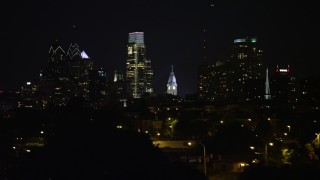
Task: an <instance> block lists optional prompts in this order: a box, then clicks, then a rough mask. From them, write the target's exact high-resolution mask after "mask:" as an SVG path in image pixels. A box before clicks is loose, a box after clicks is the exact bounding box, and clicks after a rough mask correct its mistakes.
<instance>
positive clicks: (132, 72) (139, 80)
mask: <svg viewBox="0 0 320 180" xmlns="http://www.w3.org/2000/svg"><path fill="white" fill-rule="evenodd" d="M127 48H128V56H127V62H126V66H127V67H126V81H127V91H128V94H129V95H130V96H132V97H133V98H140V97H141V96H142V95H143V94H145V93H152V91H153V90H152V87H151V81H152V77H153V71H152V69H151V61H150V60H148V59H147V58H146V48H145V44H144V34H143V32H132V33H129V41H128V45H127Z"/></svg>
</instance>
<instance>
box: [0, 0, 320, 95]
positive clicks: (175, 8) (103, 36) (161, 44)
mask: <svg viewBox="0 0 320 180" xmlns="http://www.w3.org/2000/svg"><path fill="white" fill-rule="evenodd" d="M211 5H214V6H211ZM1 7H2V8H1V11H0V20H1V28H0V32H1V33H0V42H1V43H0V44H1V45H0V46H1V57H0V58H1V61H0V64H1V65H0V89H8V88H15V87H18V86H19V85H21V84H23V83H24V82H26V81H36V80H37V77H38V74H39V71H40V70H41V69H45V67H46V65H47V61H48V51H49V47H50V45H51V44H52V43H53V42H54V40H55V39H58V40H59V41H61V42H62V45H63V46H64V47H65V48H67V47H68V45H69V44H70V43H71V42H76V43H77V44H78V45H79V46H80V49H81V50H85V51H86V52H87V54H88V55H89V56H90V57H91V58H93V59H94V60H95V61H96V64H97V65H98V66H99V67H102V68H104V69H105V70H106V71H107V74H108V75H110V76H111V75H112V73H113V71H114V70H115V69H119V70H122V71H124V70H125V61H126V44H127V41H128V33H129V32H135V31H142V32H144V33H145V44H146V48H147V56H148V58H149V59H151V62H152V68H153V69H154V76H155V77H154V82H153V85H154V88H155V92H156V93H163V92H164V91H165V88H166V83H167V80H168V77H169V73H170V66H171V65H173V66H174V70H175V75H176V78H177V82H178V94H179V95H181V96H184V95H185V94H190V93H194V92H195V91H196V75H197V67H198V65H199V64H201V63H202V58H201V56H202V48H201V47H202V41H203V39H204V37H205V38H206V39H207V41H208V49H209V50H210V51H209V54H208V62H216V61H217V60H226V59H228V52H229V48H230V46H231V45H232V43H233V39H235V38H241V37H245V36H256V37H257V39H258V42H259V43H260V44H261V46H262V47H263V49H264V52H265V54H264V63H265V64H267V65H268V66H270V67H274V66H275V65H276V64H279V65H280V66H287V64H290V65H291V67H292V71H293V72H294V73H296V75H297V76H299V77H303V76H311V75H316V76H319V75H320V73H319V70H318V69H319V68H318V67H317V66H316V64H319V63H317V61H319V60H320V59H319V56H318V51H320V47H319V46H320V45H319V39H320V38H319V32H320V31H319V28H318V27H317V26H319V24H320V23H319V19H318V18H319V17H320V16H319V6H317V5H316V4H315V2H312V3H311V2H307V1H298V2H295V1H291V2H290V3H285V2H280V3H279V2H278V1H272V0H271V1H270V0H262V1H253V0H252V1H249V0H245V1H240V0H239V1H236V0H235V1H229V0H217V1H209V0H206V1H205V0H202V1H200V0H185V1H181V0H177V1H173V0H172V1H169V0H131V1H125V0H118V1H106V0H101V1H96V0H90V1H73V0H71V1H62V0H42V1H21V2H19V1H13V2H11V1H10V2H6V3H2V4H1ZM204 27H206V29H207V31H206V32H207V34H206V36H204V33H203V28H204Z"/></svg>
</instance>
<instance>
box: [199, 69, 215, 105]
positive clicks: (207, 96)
mask: <svg viewBox="0 0 320 180" xmlns="http://www.w3.org/2000/svg"><path fill="white" fill-rule="evenodd" d="M213 78H214V64H202V65H200V66H199V68H198V81H197V84H198V98H199V99H200V100H203V101H211V100H212V99H214V92H213V86H214V84H213Z"/></svg>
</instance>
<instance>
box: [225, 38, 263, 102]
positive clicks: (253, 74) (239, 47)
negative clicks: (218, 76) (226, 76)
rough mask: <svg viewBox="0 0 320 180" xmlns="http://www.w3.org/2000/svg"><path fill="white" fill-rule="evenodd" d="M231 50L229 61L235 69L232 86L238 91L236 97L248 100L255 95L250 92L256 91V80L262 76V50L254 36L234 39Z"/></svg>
mask: <svg viewBox="0 0 320 180" xmlns="http://www.w3.org/2000/svg"><path fill="white" fill-rule="evenodd" d="M231 50H232V52H231V63H232V66H233V67H234V70H235V76H234V77H233V78H234V82H235V84H234V88H236V89H237V91H238V92H239V94H238V95H237V96H238V98H240V99H246V100H248V99H249V100H250V99H251V98H253V97H257V94H252V92H257V90H255V89H254V88H256V87H255V86H256V84H257V83H258V82H257V81H261V79H263V78H264V67H263V65H262V53H263V51H262V49H261V48H260V47H259V45H258V43H257V39H256V38H254V37H250V38H249V37H246V38H242V39H235V40H234V43H233V46H232V49H231ZM259 83H260V82H259ZM258 94H259V93H258ZM260 94H261V93H260Z"/></svg>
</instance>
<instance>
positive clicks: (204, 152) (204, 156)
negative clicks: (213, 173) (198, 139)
mask: <svg viewBox="0 0 320 180" xmlns="http://www.w3.org/2000/svg"><path fill="white" fill-rule="evenodd" d="M198 144H200V145H201V146H202V148H203V168H204V175H205V176H207V162H206V161H207V159H206V147H205V146H204V145H203V144H202V143H198ZM187 145H188V146H192V143H191V142H188V143H187Z"/></svg>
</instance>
